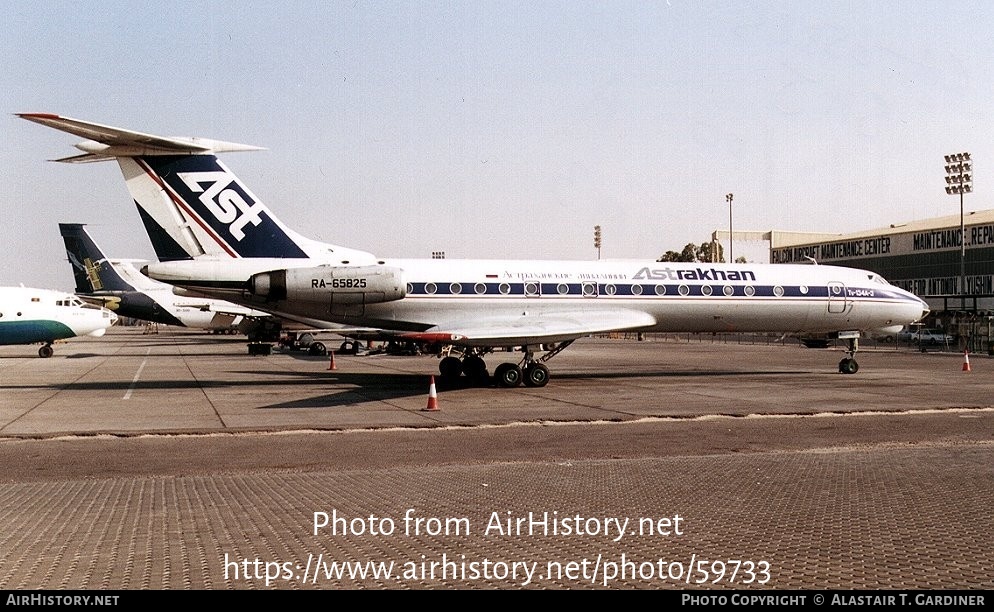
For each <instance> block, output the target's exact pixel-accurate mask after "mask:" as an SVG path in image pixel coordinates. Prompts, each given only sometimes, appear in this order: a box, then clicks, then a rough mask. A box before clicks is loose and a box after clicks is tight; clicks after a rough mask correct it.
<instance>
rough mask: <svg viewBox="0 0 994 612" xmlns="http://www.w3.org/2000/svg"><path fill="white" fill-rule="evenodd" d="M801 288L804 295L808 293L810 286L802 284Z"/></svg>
mask: <svg viewBox="0 0 994 612" xmlns="http://www.w3.org/2000/svg"><path fill="white" fill-rule="evenodd" d="M799 288H800V290H801V294H802V295H807V294H808V286H807V285H801V286H800V287H799Z"/></svg>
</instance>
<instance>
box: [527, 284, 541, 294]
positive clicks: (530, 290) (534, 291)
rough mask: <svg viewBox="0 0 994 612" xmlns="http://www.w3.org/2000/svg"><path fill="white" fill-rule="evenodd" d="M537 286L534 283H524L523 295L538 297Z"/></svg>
mask: <svg viewBox="0 0 994 612" xmlns="http://www.w3.org/2000/svg"><path fill="white" fill-rule="evenodd" d="M538 294H539V284H538V283H536V282H528V283H525V295H538Z"/></svg>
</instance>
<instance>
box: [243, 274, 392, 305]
mask: <svg viewBox="0 0 994 612" xmlns="http://www.w3.org/2000/svg"><path fill="white" fill-rule="evenodd" d="M248 286H249V293H251V294H252V295H255V296H257V297H261V298H264V299H265V300H266V301H267V302H279V301H284V300H286V301H303V302H315V303H328V304H332V305H337V304H342V305H345V304H379V303H381V302H392V301H394V300H399V299H401V298H403V297H404V296H405V295H407V285H406V283H404V280H403V272H402V271H401V270H400V269H399V268H388V267H384V266H317V267H314V268H289V269H287V270H270V271H269V272H260V273H258V274H253V275H252V276H251V277H250V278H249V282H248Z"/></svg>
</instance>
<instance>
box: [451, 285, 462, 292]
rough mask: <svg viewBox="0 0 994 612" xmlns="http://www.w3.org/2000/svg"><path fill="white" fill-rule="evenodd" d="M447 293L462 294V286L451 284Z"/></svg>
mask: <svg viewBox="0 0 994 612" xmlns="http://www.w3.org/2000/svg"><path fill="white" fill-rule="evenodd" d="M449 293H462V285H460V284H459V283H452V284H451V285H449Z"/></svg>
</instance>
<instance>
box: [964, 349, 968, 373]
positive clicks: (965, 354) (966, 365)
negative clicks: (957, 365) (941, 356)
mask: <svg viewBox="0 0 994 612" xmlns="http://www.w3.org/2000/svg"><path fill="white" fill-rule="evenodd" d="M963 371H964V372H969V371H970V353H969V352H968V351H963Z"/></svg>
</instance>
